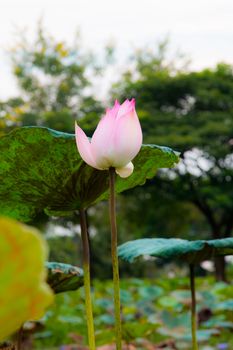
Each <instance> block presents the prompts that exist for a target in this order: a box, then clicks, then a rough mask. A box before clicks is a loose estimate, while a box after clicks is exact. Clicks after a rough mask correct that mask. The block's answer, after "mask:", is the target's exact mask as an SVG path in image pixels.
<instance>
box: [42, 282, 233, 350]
mask: <svg viewBox="0 0 233 350" xmlns="http://www.w3.org/2000/svg"><path fill="white" fill-rule="evenodd" d="M197 285H198V293H197V303H198V305H197V306H198V321H199V328H200V330H199V332H198V338H199V342H200V349H201V350H204V349H205V347H206V346H207V345H208V346H210V347H212V348H211V349H216V348H217V347H218V344H220V343H226V344H227V345H228V347H229V348H231V346H232V345H233V344H232V333H231V332H232V322H233V318H232V311H231V310H229V312H226V311H225V309H226V305H224V304H223V303H224V302H226V303H227V300H228V299H229V294H231V296H232V292H233V286H231V285H228V284H225V283H216V284H214V282H213V279H212V278H209V277H205V278H198V279H197ZM93 292H94V295H93V298H94V300H95V303H94V316H95V325H96V329H98V331H97V332H96V339H97V345H105V344H111V343H112V342H113V341H114V320H113V303H112V282H111V281H97V280H95V281H94V285H93ZM83 301H84V293H83V290H82V289H80V290H79V291H78V292H70V293H63V294H60V295H57V296H56V303H55V304H54V306H53V307H51V308H50V310H49V311H48V313H47V316H46V317H45V318H44V319H43V321H44V324H45V331H44V332H42V333H40V334H37V335H36V348H38V349H41V348H46V347H47V346H52V345H53V346H54V345H56V346H59V345H61V344H74V343H76V344H79V346H80V345H81V344H82V345H84V344H85V343H86V340H85V339H86V331H87V330H86V326H85V316H84V315H85V312H84V305H83V303H82V302H83ZM121 301H122V315H123V320H122V321H123V322H122V328H123V339H124V341H125V342H126V343H128V344H129V343H131V344H134V345H135V347H136V348H137V349H147V346H148V347H149V346H151V347H155V344H156V345H157V346H158V345H159V344H160V345H161V343H167V344H168V343H169V342H170V344H172V342H173V344H174V345H176V347H177V348H178V349H189V348H190V344H191V337H190V315H189V312H190V311H189V310H190V304H191V295H190V291H189V280H188V279H187V278H181V277H179V278H168V277H167V276H164V277H162V275H161V277H160V278H159V279H156V280H154V279H152V280H145V279H144V280H142V279H133V278H131V279H127V280H126V279H123V280H122V281H121ZM206 315H207V316H206ZM46 334H47V336H46ZM75 339H76V340H75Z"/></svg>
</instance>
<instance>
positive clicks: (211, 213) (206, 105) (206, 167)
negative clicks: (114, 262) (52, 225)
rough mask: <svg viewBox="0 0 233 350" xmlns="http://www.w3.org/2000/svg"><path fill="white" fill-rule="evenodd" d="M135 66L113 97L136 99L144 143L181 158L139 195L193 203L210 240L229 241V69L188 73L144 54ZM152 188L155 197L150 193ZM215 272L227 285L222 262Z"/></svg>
mask: <svg viewBox="0 0 233 350" xmlns="http://www.w3.org/2000/svg"><path fill="white" fill-rule="evenodd" d="M135 66H136V68H135V70H133V71H128V72H126V73H125V74H124V76H123V77H122V78H121V80H120V82H119V83H118V84H116V85H115V86H114V88H113V91H112V95H113V96H114V97H115V96H119V94H120V95H121V96H129V97H130V96H132V97H135V98H136V101H137V110H138V113H139V116H140V117H141V122H142V127H143V131H144V142H146V143H148V142H151V143H157V144H159V145H163V144H164V145H169V146H171V147H173V148H174V149H176V150H178V151H180V152H181V156H182V162H181V163H180V165H179V166H178V167H177V168H176V169H175V170H174V171H166V172H165V171H160V173H159V176H158V177H157V178H156V179H155V180H153V181H151V182H150V183H149V184H148V185H147V186H146V187H145V188H144V189H143V191H147V192H148V193H149V192H151V193H152V194H153V198H155V197H156V200H157V199H158V198H160V199H161V200H162V199H163V198H164V197H168V198H170V199H169V203H173V202H174V201H176V202H177V203H179V202H183V203H184V204H185V203H191V204H192V206H194V207H196V208H197V209H198V210H199V212H200V213H201V214H202V215H203V217H204V218H205V220H206V223H207V224H208V228H209V230H208V231H209V235H210V236H211V237H212V238H216V239H217V238H224V237H227V236H230V235H231V233H232V228H233V186H232V179H233V156H232V149H233V139H232V135H233V67H232V66H230V65H226V64H219V65H217V66H216V67H215V68H214V69H204V70H202V71H200V72H188V71H183V70H177V69H175V68H174V66H173V67H171V66H170V65H169V64H166V62H165V60H164V57H163V56H162V57H161V56H160V59H157V60H156V57H155V56H153V55H147V54H146V53H142V54H141V55H140V57H139V58H137V59H136V64H135ZM155 185H157V187H156V191H154V190H152V188H153V186H155ZM150 202H151V200H150ZM169 203H168V205H167V210H169ZM165 205H166V204H165ZM144 208H145V204H144ZM153 210H154V211H156V210H157V209H156V208H155V207H154V209H153ZM144 211H145V209H144ZM183 213H185V211H184V212H183ZM165 217H166V214H165ZM180 219H182V214H181V215H180ZM158 233H159V232H158ZM203 234H205V233H199V234H198V235H197V237H196V238H200V235H201V236H203ZM215 267H216V277H217V279H219V280H225V279H226V276H225V260H224V258H218V259H216V260H215Z"/></svg>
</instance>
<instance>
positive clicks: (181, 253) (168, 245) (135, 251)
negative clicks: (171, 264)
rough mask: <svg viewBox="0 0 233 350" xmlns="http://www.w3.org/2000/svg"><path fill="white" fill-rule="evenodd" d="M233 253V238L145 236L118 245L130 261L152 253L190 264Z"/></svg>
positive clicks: (121, 252) (119, 251)
mask: <svg viewBox="0 0 233 350" xmlns="http://www.w3.org/2000/svg"><path fill="white" fill-rule="evenodd" d="M232 254H233V238H224V239H216V240H210V241H204V240H202V241H187V240H184V239H175V238H170V239H165V238H145V239H137V240H135V241H130V242H127V243H124V244H122V245H121V246H119V247H118V255H119V257H121V258H123V259H125V260H127V261H130V262H132V261H133V260H134V259H135V258H137V257H139V256H141V255H150V256H155V257H157V258H161V259H167V260H171V259H182V260H183V261H185V262H188V263H189V264H196V263H199V262H200V261H202V260H206V259H211V258H212V257H214V256H216V255H232Z"/></svg>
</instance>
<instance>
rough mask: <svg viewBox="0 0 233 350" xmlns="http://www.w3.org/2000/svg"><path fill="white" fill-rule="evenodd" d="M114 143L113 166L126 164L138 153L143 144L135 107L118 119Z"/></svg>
mask: <svg viewBox="0 0 233 350" xmlns="http://www.w3.org/2000/svg"><path fill="white" fill-rule="evenodd" d="M113 143H114V146H113V150H112V153H113V154H114V164H112V166H115V167H121V166H125V164H127V163H129V162H130V161H131V160H132V159H133V158H134V157H135V156H136V155H137V154H138V152H139V150H140V148H141V145H142V129H141V126H140V123H139V120H138V116H137V113H136V111H135V108H133V110H131V112H130V113H128V114H126V115H124V116H122V117H120V118H118V119H117V123H116V128H115V132H114V140H113Z"/></svg>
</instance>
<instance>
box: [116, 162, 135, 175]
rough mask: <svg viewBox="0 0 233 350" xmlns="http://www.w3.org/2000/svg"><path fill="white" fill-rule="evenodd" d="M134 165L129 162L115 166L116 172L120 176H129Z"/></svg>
mask: <svg viewBox="0 0 233 350" xmlns="http://www.w3.org/2000/svg"><path fill="white" fill-rule="evenodd" d="M133 169H134V166H133V163H132V162H129V163H128V164H126V166H124V167H123V168H116V173H117V174H118V175H120V177H122V178H126V177H128V176H130V175H131V174H132V172H133Z"/></svg>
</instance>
